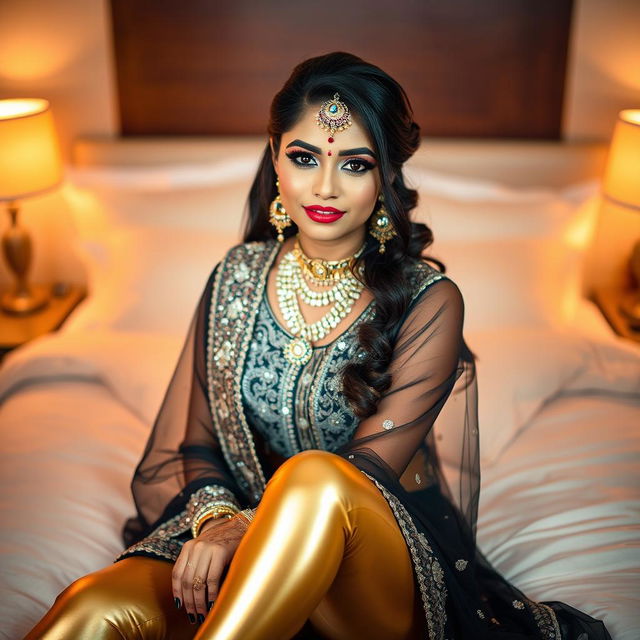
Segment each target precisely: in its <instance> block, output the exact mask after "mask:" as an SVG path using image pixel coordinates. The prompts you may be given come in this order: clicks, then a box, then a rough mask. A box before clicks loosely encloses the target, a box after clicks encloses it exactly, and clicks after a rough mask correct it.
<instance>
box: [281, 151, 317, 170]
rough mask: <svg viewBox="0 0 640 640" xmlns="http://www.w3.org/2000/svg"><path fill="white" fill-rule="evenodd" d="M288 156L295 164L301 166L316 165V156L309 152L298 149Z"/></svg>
mask: <svg viewBox="0 0 640 640" xmlns="http://www.w3.org/2000/svg"><path fill="white" fill-rule="evenodd" d="M287 157H288V158H290V159H291V161H292V162H293V164H297V165H298V166H299V167H313V166H315V158H314V157H313V156H312V155H311V154H309V153H303V152H301V151H298V152H294V153H288V154H287Z"/></svg>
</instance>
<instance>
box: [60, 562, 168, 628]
mask: <svg viewBox="0 0 640 640" xmlns="http://www.w3.org/2000/svg"><path fill="white" fill-rule="evenodd" d="M165 574H166V576H165ZM170 574H171V565H170V564H169V563H167V562H164V561H162V560H156V559H151V558H135V557H133V558H125V559H124V560H121V561H119V562H116V563H114V564H112V565H109V566H107V567H105V568H103V569H100V570H98V571H95V572H93V573H89V574H87V575H85V576H83V577H81V578H78V579H77V580H75V581H74V582H72V583H71V584H70V585H69V586H68V587H67V588H66V589H65V590H64V591H63V592H62V593H61V594H60V595H59V596H58V598H56V602H57V601H58V600H60V603H59V606H62V607H64V608H65V609H66V610H68V611H71V610H72V611H73V612H74V614H75V615H76V616H78V617H81V618H103V619H105V620H111V619H114V620H116V619H119V618H122V617H123V615H124V617H125V618H130V619H131V620H132V621H133V618H135V619H136V620H135V621H136V622H137V623H141V622H143V621H145V620H147V619H149V618H153V617H157V616H158V615H159V614H161V613H162V609H164V608H165V607H164V606H162V605H163V604H166V605H167V608H168V604H169V601H170V599H171V585H170ZM163 577H164V580H163V579H162V578H163ZM163 592H166V593H163ZM164 600H167V602H166V603H164V602H163V601H164ZM130 610H131V611H132V612H133V611H134V610H135V615H134V614H133V613H132V614H131V616H129V615H128V613H127V612H129V611H130Z"/></svg>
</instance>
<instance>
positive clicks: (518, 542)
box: [0, 136, 640, 640]
mask: <svg viewBox="0 0 640 640" xmlns="http://www.w3.org/2000/svg"><path fill="white" fill-rule="evenodd" d="M264 144H265V140H264V138H262V137H256V136H252V137H251V136H250V137H244V138H237V139H236V138H220V139H216V138H206V139H205V138H203V139H197V140H191V141H187V140H175V139H165V140H153V139H129V140H124V139H123V140H118V139H103V140H101V139H81V140H79V141H78V142H77V143H76V147H75V152H74V163H73V164H72V165H70V166H68V167H67V180H66V182H65V184H64V186H63V187H62V188H61V190H60V193H59V198H60V204H61V207H63V209H61V210H63V211H64V215H68V216H69V218H70V219H71V220H73V223H74V229H75V231H74V235H73V238H72V239H71V243H72V249H73V256H74V259H75V260H77V263H78V264H79V265H81V266H82V269H83V270H84V273H85V275H86V280H87V285H88V287H89V295H88V296H87V298H86V299H85V300H84V301H83V302H82V303H81V304H80V305H79V306H78V307H77V308H76V309H75V311H74V312H73V314H72V315H71V317H70V318H69V319H68V321H67V322H66V323H65V325H64V326H63V327H62V329H61V330H59V331H58V332H56V333H53V334H49V335H46V336H42V337H41V338H39V339H37V340H35V341H33V342H31V343H29V344H27V345H24V346H23V347H21V348H19V349H17V350H14V351H13V352H11V353H10V354H9V355H8V356H7V357H6V358H5V360H4V361H3V363H2V366H1V367H0V437H1V438H2V443H3V446H2V454H1V455H2V460H1V463H0V473H1V474H2V478H1V483H2V487H3V499H2V502H1V509H2V514H1V518H2V530H1V532H0V552H1V554H2V571H1V576H2V577H1V579H0V588H1V597H0V620H2V625H1V626H0V638H3V639H15V638H20V637H22V636H23V635H24V634H25V633H26V631H27V630H28V629H29V628H30V627H31V626H33V624H35V622H36V621H37V620H38V619H39V618H40V617H41V616H42V615H43V614H44V612H45V611H46V609H47V608H48V607H50V606H51V604H52V603H53V600H54V599H55V597H56V595H57V594H58V593H59V592H60V591H62V589H64V588H65V587H66V586H67V585H68V584H69V583H70V582H71V581H73V580H75V579H76V578H78V577H80V576H82V575H84V574H86V573H89V572H91V571H94V570H96V569H99V568H101V567H103V566H105V565H106V564H108V563H110V562H111V561H112V560H113V558H114V557H115V555H117V553H118V552H119V551H120V550H121V549H122V541H121V539H120V530H121V526H122V524H123V522H124V520H125V519H126V518H127V517H128V516H130V515H132V513H133V504H132V500H131V496H130V492H129V482H130V478H131V475H132V473H133V470H134V467H135V465H136V463H137V461H138V459H139V457H140V455H141V453H142V450H143V447H144V445H145V442H146V437H147V435H148V432H149V428H150V425H151V423H152V421H153V419H154V417H155V413H156V412H157V410H158V408H159V406H160V403H161V400H162V397H163V393H164V390H165V388H166V386H167V384H168V382H169V378H170V375H171V373H172V370H173V366H174V365H175V362H176V360H177V357H178V354H179V351H180V349H181V347H182V343H183V340H184V337H185V335H186V330H187V325H188V321H189V318H190V316H191V314H192V312H193V309H194V307H195V304H196V301H197V298H198V296H199V294H200V292H201V290H202V288H203V286H204V283H205V281H206V279H207V276H208V275H209V273H210V271H211V269H212V268H213V266H214V265H215V264H216V262H217V261H218V260H219V259H220V258H221V257H222V256H223V255H224V253H225V251H226V250H227V249H228V248H229V247H230V246H232V245H233V244H235V243H237V242H238V241H240V227H241V212H242V208H243V205H244V199H245V197H246V193H247V191H248V186H249V183H250V180H251V177H252V174H253V172H254V171H255V168H256V165H257V160H258V155H259V152H260V150H261V149H262V147H263V145H264ZM601 153H602V149H601V148H597V149H596V148H590V147H588V146H585V147H582V146H580V145H567V144H561V143H534V142H522V143H515V142H512V143H496V142H494V143H491V142H488V141H477V142H471V141H467V142H461V141H459V140H458V141H452V142H449V143H448V142H446V141H445V142H443V141H440V142H435V141H433V142H432V141H429V140H425V142H424V144H423V147H422V149H421V150H420V151H419V152H418V154H417V155H416V157H415V158H413V159H412V161H411V162H410V163H409V165H408V166H407V176H408V179H409V181H410V182H411V183H413V184H414V185H415V186H416V188H418V189H419V191H420V193H421V202H420V205H419V207H418V209H417V210H416V212H415V214H414V217H415V218H416V219H419V220H421V221H424V222H427V223H428V224H429V225H430V226H431V227H432V229H433V231H434V235H435V238H436V241H435V243H434V244H433V245H432V246H431V247H430V248H429V250H428V251H427V253H428V254H430V255H432V256H435V257H438V258H439V259H441V260H443V262H445V264H446V265H447V274H448V275H450V277H451V278H452V279H453V280H454V281H455V282H456V283H457V284H458V286H459V287H460V289H461V291H462V293H463V296H464V299H465V329H464V333H465V339H466V341H467V343H468V345H469V346H470V348H471V349H472V351H474V353H476V354H477V356H478V364H477V366H478V385H479V424H480V437H481V464H482V492H481V502H480V514H479V522H478V540H479V544H480V546H481V548H482V550H483V551H484V552H485V554H486V555H487V556H488V557H489V559H490V560H491V561H492V562H493V563H494V564H495V566H496V567H497V568H498V569H499V570H500V571H501V572H503V573H504V575H505V576H506V577H507V578H508V579H510V580H511V581H513V582H514V583H515V584H516V585H517V586H518V587H519V588H521V589H522V590H523V591H524V592H525V593H526V594H527V595H529V596H530V597H533V598H535V599H539V600H562V601H564V602H567V603H569V604H571V605H573V606H575V607H577V608H579V609H581V610H584V611H585V612H587V613H589V614H591V615H593V616H594V617H596V618H600V619H602V620H603V621H604V622H605V624H606V626H607V628H608V629H609V631H610V632H611V634H612V637H613V638H615V639H616V640H634V639H635V638H637V637H639V635H640V614H639V613H638V612H640V549H639V547H640V535H639V533H640V517H639V511H640V482H639V480H640V465H638V459H639V454H640V348H639V346H638V345H636V344H634V343H632V342H630V341H628V340H624V339H622V338H619V337H617V336H616V335H614V333H613V332H612V330H611V329H610V328H609V326H608V325H607V323H606V321H605V320H604V319H603V318H602V316H601V314H600V313H599V311H598V310H597V308H596V307H595V306H594V304H593V303H592V302H591V301H590V300H589V299H588V296H587V293H588V291H589V282H588V281H587V280H586V279H585V274H586V273H588V269H587V266H588V265H587V263H588V259H589V255H590V253H589V248H590V246H592V244H593V241H594V238H593V233H594V229H595V222H596V217H597V212H598V202H599V199H598V198H599V196H598V186H599V183H598V178H597V173H596V172H595V171H594V167H595V164H596V163H597V159H595V160H594V158H596V156H597V158H600V157H601ZM499 345H501V346H499ZM505 372H508V373H507V374H506V375H505ZM450 418H451V417H450V416H447V415H441V416H439V418H438V421H437V422H436V426H435V429H436V431H437V432H438V431H439V430H442V429H445V428H446V421H447V419H450ZM443 455H444V460H445V464H446V451H444V452H443Z"/></svg>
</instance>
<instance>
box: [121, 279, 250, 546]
mask: <svg viewBox="0 0 640 640" xmlns="http://www.w3.org/2000/svg"><path fill="white" fill-rule="evenodd" d="M217 268H218V267H217V266H216V267H215V268H214V270H213V271H212V273H211V275H210V276H209V279H208V281H207V283H206V285H205V287H204V291H203V293H202V295H201V296H200V299H199V301H198V304H197V306H196V309H195V312H194V314H193V317H192V320H191V323H190V325H189V330H188V332H187V337H186V339H185V342H184V346H183V348H182V351H181V353H180V356H179V358H178V362H177V364H176V366H175V370H174V373H173V376H172V378H171V381H170V383H169V386H168V388H167V391H166V393H165V396H164V399H163V402H162V405H161V407H160V410H159V412H158V415H157V417H156V419H155V421H154V424H153V427H152V429H151V433H150V436H149V440H148V442H147V445H146V448H145V450H144V453H143V455H142V459H141V460H140V463H139V464H138V466H137V468H136V471H135V474H134V476H133V480H132V483H131V490H132V493H133V498H134V501H135V506H136V510H137V514H136V516H134V517H133V518H130V519H129V520H128V521H127V522H126V524H125V527H124V530H123V540H124V542H125V544H126V545H127V546H129V545H131V544H133V543H134V542H137V541H138V540H140V539H141V538H143V537H144V536H145V535H147V534H148V533H149V532H150V531H151V530H153V528H154V527H155V525H156V524H157V523H160V522H163V521H165V520H166V519H168V518H170V517H172V516H173V515H175V514H176V513H178V512H179V511H181V510H183V509H184V508H185V506H186V505H187V503H188V501H189V498H190V497H191V495H192V494H193V493H194V492H196V491H197V490H199V489H201V488H203V487H208V486H210V487H214V488H217V487H224V488H226V489H228V490H229V491H230V492H231V493H232V494H233V496H235V497H236V500H237V501H238V503H239V504H241V503H240V500H241V499H242V498H241V496H242V494H241V491H240V489H239V487H238V486H237V484H236V482H235V480H234V479H233V476H232V474H231V472H230V471H229V467H228V465H227V463H226V461H225V460H224V457H223V455H222V452H221V449H220V445H219V442H218V439H217V437H216V433H215V430H214V427H213V423H212V418H211V410H210V407H209V400H208V390H207V374H206V344H207V338H208V318H209V306H210V303H211V291H212V286H213V279H214V275H215V273H216V270H217Z"/></svg>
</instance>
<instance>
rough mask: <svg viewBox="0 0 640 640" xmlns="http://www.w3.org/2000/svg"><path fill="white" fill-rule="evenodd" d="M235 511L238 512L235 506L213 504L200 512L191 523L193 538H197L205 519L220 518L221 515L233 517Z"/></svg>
mask: <svg viewBox="0 0 640 640" xmlns="http://www.w3.org/2000/svg"><path fill="white" fill-rule="evenodd" d="M236 513H238V510H237V509H235V508H231V507H228V506H224V505H215V506H213V507H211V508H209V509H207V510H206V511H203V512H202V513H200V514H199V516H198V518H196V519H195V520H194V521H193V524H192V525H191V534H192V535H193V537H194V538H197V537H198V534H199V533H200V528H201V527H202V525H203V524H204V523H205V522H206V521H207V520H210V519H211V518H220V517H222V516H224V517H226V518H233V516H234V515H235V514H236Z"/></svg>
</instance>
